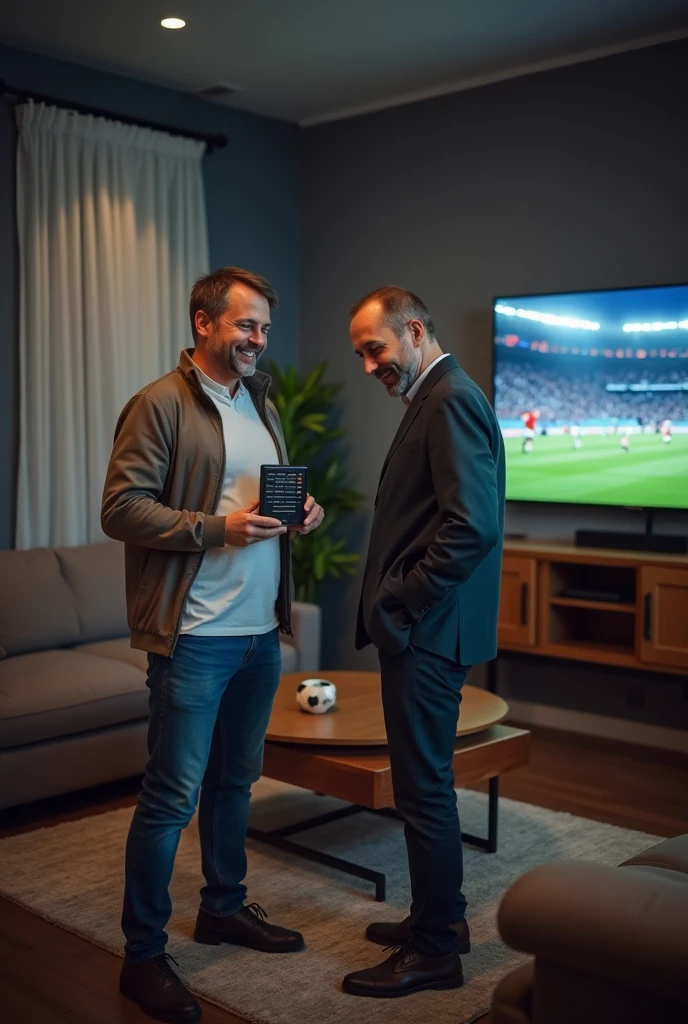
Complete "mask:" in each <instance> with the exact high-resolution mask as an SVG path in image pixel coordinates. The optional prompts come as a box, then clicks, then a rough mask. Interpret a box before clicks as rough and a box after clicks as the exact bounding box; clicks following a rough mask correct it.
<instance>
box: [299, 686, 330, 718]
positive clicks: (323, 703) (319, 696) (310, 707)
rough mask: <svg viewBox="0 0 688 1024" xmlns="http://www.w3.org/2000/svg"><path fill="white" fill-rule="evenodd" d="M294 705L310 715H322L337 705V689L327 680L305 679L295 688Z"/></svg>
mask: <svg viewBox="0 0 688 1024" xmlns="http://www.w3.org/2000/svg"><path fill="white" fill-rule="evenodd" d="M296 703H297V704H298V705H299V707H300V708H301V710H302V711H307V712H308V713H309V714H310V715H323V714H325V712H326V711H329V710H330V708H333V707H334V706H335V704H336V703H337V687H336V686H335V685H334V683H330V682H329V681H328V680H327V679H305V680H304V681H303V682H302V683H300V684H299V686H298V687H297V688H296Z"/></svg>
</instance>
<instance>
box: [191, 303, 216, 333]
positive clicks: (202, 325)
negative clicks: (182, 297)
mask: <svg viewBox="0 0 688 1024" xmlns="http://www.w3.org/2000/svg"><path fill="white" fill-rule="evenodd" d="M194 324H195V325H196V337H197V338H207V337H208V334H209V333H210V329H211V328H212V325H213V322H212V320H211V319H210V317H209V316H208V314H207V313H206V312H205V310H203V309H198V310H196V315H195V317H194Z"/></svg>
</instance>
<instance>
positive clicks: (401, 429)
mask: <svg viewBox="0 0 688 1024" xmlns="http://www.w3.org/2000/svg"><path fill="white" fill-rule="evenodd" d="M458 365H459V364H458V363H457V361H456V360H455V359H454V356H452V355H451V354H450V355H447V356H445V358H444V359H442V360H441V362H440V363H439V364H437V365H436V366H433V368H432V370H431V371H430V373H429V374H428V375H427V377H426V378H425V380H424V381H423V383H422V384H421V386H420V389H419V390H418V393H417V394H416V395H414V397H413V399H412V401H411V404H410V405H409V406H407V407H406V412H405V413H404V415H403V417H402V419H401V423H400V424H399V426H398V428H397V432H396V434H395V435H394V439H393V441H392V443H391V445H390V446H389V451H388V452H387V456H386V458H385V461H384V462H383V464H382V469H381V470H380V479H379V480H378V484H377V489H378V491H379V490H380V484H381V483H382V478H383V476H384V475H385V471H386V469H387V466H388V465H389V460H390V459H391V458H392V456H393V455H394V453H395V451H396V450H397V448H398V447H399V445H400V444H401V442H402V441H403V440H404V437H405V436H406V434H407V433H408V432H409V429H410V427H411V424H412V423H413V421H414V420H415V418H416V416H417V415H418V413H419V412H420V410H421V409H422V408H423V402H424V401H425V399H426V398H427V397H428V395H429V394H430V392H431V391H432V389H433V387H434V386H435V384H436V383H437V381H438V380H439V379H440V377H442V376H444V374H445V373H446V372H447V371H448V370H455V369H457V368H458Z"/></svg>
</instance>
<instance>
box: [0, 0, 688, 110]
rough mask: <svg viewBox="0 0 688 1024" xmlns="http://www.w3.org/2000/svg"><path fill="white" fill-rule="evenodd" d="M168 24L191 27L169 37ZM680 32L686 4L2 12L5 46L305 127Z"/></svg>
mask: <svg viewBox="0 0 688 1024" xmlns="http://www.w3.org/2000/svg"><path fill="white" fill-rule="evenodd" d="M170 15H176V16H179V17H182V18H185V19H186V22H187V27H186V28H185V29H182V30H181V31H168V30H165V29H163V28H161V27H160V19H161V18H163V17H166V16H170ZM683 35H688V3H687V2H686V0H518V2H517V0H116V2H115V0H16V2H15V3H12V4H10V3H8V4H6V5H3V11H2V13H0V41H2V42H4V43H8V44H10V45H14V46H18V47H23V48H24V49H29V50H34V51H36V52H38V53H45V54H48V55H50V56H55V57H62V58H64V59H66V60H71V61H75V62H77V63H81V64H86V65H89V66H91V67H96V68H101V69H104V70H109V71H115V72H118V73H120V74H124V75H129V76H131V77H134V78H139V79H143V80H145V81H149V82H156V83H158V84H161V85H166V86H170V87H172V88H174V89H181V90H183V91H185V92H198V91H199V90H201V89H205V88H207V87H209V86H213V85H215V84H216V83H218V82H228V83H232V84H235V85H238V86H240V87H241V91H240V92H237V93H236V94H234V95H233V96H232V97H231V98H230V99H229V100H228V101H225V102H227V103H228V105H230V106H234V107H238V108H241V109H243V110H249V111H252V112H254V113H257V114H268V115H270V116H272V117H278V118H282V119H285V120H288V121H298V122H299V123H301V124H313V123H316V122H318V121H326V120H330V119H334V118H336V117H342V116H347V115H349V114H352V113H359V112H362V111H364V110H373V109H377V108H381V107H385V106H393V105H395V104H396V103H399V102H405V101H408V100H410V99H419V98H423V97H425V96H431V95H439V94H441V93H443V92H452V91H454V90H457V89H462V88H468V87H471V86H473V85H478V84H482V83H483V82H488V81H495V80H498V79H500V78H508V77H512V76H514V75H517V74H521V73H524V72H527V71H529V70H537V69H539V68H544V67H551V66H557V65H560V64H566V63H572V62H575V61H577V60H580V59H586V58H587V57H588V56H594V55H598V54H599V55H603V54H604V53H611V52H618V51H620V50H624V49H631V48H633V47H635V46H637V45H645V44H646V43H647V42H648V41H649V42H652V41H662V40H663V39H668V38H678V37H680V36H683ZM1 74H2V69H1V67H0V75H1ZM10 84H11V83H10Z"/></svg>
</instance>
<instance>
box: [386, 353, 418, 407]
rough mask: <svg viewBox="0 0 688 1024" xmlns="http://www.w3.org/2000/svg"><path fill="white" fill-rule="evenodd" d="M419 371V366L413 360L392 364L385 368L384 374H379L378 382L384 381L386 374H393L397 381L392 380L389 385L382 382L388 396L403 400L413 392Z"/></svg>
mask: <svg viewBox="0 0 688 1024" xmlns="http://www.w3.org/2000/svg"><path fill="white" fill-rule="evenodd" d="M417 371H418V366H417V364H416V363H415V362H414V361H413V360H409V362H404V363H391V364H390V365H389V366H386V367H385V369H384V370H383V372H382V373H377V374H376V377H377V378H378V380H382V377H384V375H385V374H386V373H390V372H391V373H393V374H394V375H395V377H396V379H395V380H391V381H390V382H389V383H388V382H387V381H382V383H383V384H384V385H385V387H386V388H387V394H388V395H391V397H392V398H403V397H404V395H406V394H407V393H408V392H409V391H410V390H411V388H412V386H413V382H414V381H415V379H416V375H417Z"/></svg>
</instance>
